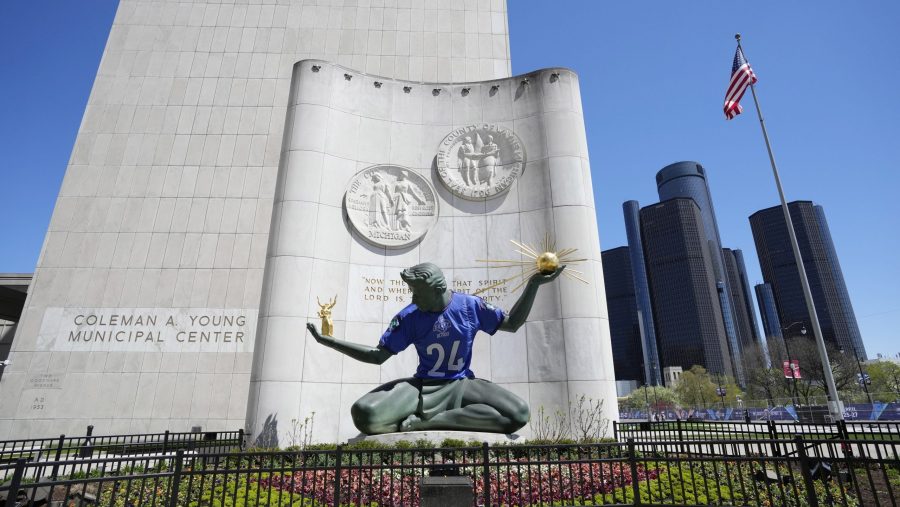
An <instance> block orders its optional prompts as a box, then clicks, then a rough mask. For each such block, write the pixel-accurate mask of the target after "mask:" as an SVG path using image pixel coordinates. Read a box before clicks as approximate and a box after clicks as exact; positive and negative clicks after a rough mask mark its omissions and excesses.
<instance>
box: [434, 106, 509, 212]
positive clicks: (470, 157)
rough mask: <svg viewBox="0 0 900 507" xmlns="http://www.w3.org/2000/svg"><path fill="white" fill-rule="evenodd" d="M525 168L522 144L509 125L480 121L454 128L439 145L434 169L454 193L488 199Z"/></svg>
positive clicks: (500, 192) (474, 198)
mask: <svg viewBox="0 0 900 507" xmlns="http://www.w3.org/2000/svg"><path fill="white" fill-rule="evenodd" d="M524 168H525V148H524V146H523V145H522V142H521V141H520V140H519V137H518V136H517V135H516V134H515V133H514V132H513V131H512V130H510V129H508V128H505V127H501V126H499V125H490V124H480V125H469V126H467V127H460V128H457V129H454V130H453V131H452V132H450V133H449V134H447V136H446V137H444V139H443V141H441V144H440V146H439V148H438V155H437V170H438V176H439V177H440V180H441V182H442V183H443V184H444V186H446V187H447V189H448V190H450V192H452V193H453V194H454V195H456V196H457V197H461V198H463V199H469V200H475V201H477V200H482V199H490V198H492V197H495V196H497V195H500V194H502V193H503V192H506V191H507V190H509V187H510V185H512V184H513V182H514V181H515V180H516V178H518V177H519V175H521V174H522V171H523V170H524Z"/></svg>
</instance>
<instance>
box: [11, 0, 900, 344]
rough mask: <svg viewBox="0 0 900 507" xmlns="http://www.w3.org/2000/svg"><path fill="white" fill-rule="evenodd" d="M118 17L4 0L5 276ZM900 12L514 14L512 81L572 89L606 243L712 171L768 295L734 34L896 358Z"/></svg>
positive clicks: (617, 6)
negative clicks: (698, 172) (526, 76)
mask: <svg viewBox="0 0 900 507" xmlns="http://www.w3.org/2000/svg"><path fill="white" fill-rule="evenodd" d="M115 8H116V2H115V1H112V0H90V1H88V2H65V1H55V2H35V1H26V0H7V1H4V2H0V48H2V49H0V104H2V107H0V153H2V159H0V189H2V190H0V195H2V198H0V216H2V217H3V222H2V223H3V229H2V232H0V235H2V236H0V237H2V241H0V245H2V248H0V272H31V271H33V270H34V265H35V263H36V261H37V257H38V254H39V252H40V248H41V244H42V242H43V238H44V233H45V231H46V228H47V224H48V222H49V219H50V213H51V212H52V209H53V204H54V201H55V199H56V194H57V192H58V191H59V186H60V183H61V182H62V177H63V174H64V173H65V168H66V163H67V161H68V158H69V155H70V153H71V150H72V145H73V142H74V140H75V135H76V133H77V131H78V125H79V123H80V122H81V116H82V113H83V111H84V106H85V103H86V102H87V97H88V94H89V93H90V88H91V85H92V80H93V77H94V74H95V72H96V69H97V66H98V64H99V61H100V56H101V54H102V51H103V46H104V44H105V43H106V37H107V35H108V33H109V27H110V25H111V23H112V19H113V16H114V14H115ZM898 22H900V3H898V2H895V1H887V0H885V1H882V2H874V1H873V2H841V1H832V0H826V1H817V2H815V3H813V2H775V1H760V2H752V3H745V4H736V3H733V2H716V1H691V2H670V1H659V2H649V1H648V2H622V1H619V2H612V1H602V2H600V1H587V0H584V1H580V2H576V1H559V2H547V1H538V0H509V27H510V38H511V46H512V59H513V72H514V73H515V74H519V73H524V72H528V71H531V70H534V69H538V68H542V67H554V66H563V67H569V68H571V69H573V70H575V71H576V72H578V74H579V75H580V79H581V92H582V100H583V102H584V109H585V123H586V127H587V133H588V141H589V148H590V153H591V166H592V170H593V173H594V193H595V196H596V203H597V217H598V222H599V227H600V240H601V244H602V247H603V248H604V249H607V248H613V247H616V246H621V245H624V244H625V231H624V226H623V223H622V212H621V204H622V202H623V201H626V200H628V199H636V200H638V201H640V202H641V204H642V205H646V204H650V203H652V202H656V201H657V195H656V187H655V183H654V179H653V178H654V175H655V174H656V171H657V170H659V169H660V168H662V167H663V166H665V165H667V164H669V163H671V162H676V161H679V160H696V161H698V162H700V163H702V164H703V165H704V167H706V169H707V171H708V173H709V180H710V186H711V189H712V195H713V201H714V203H715V206H716V215H717V219H718V222H719V228H720V234H721V237H722V242H723V244H724V246H727V247H731V248H740V249H742V250H744V253H745V255H746V257H747V263H748V266H747V267H748V270H749V275H750V281H751V283H757V282H760V281H761V280H762V277H761V275H760V272H759V264H758V262H757V260H756V252H755V248H754V246H753V238H752V235H751V232H750V226H749V222H748V220H747V217H748V216H749V215H750V214H752V213H753V212H755V211H757V210H759V209H762V208H766V207H769V206H774V205H776V204H778V196H777V194H776V190H775V185H774V182H773V179H772V173H771V169H770V167H769V163H768V159H767V156H766V151H765V145H764V144H763V140H762V135H761V133H760V129H759V122H758V120H757V118H756V115H755V113H754V112H753V108H752V101H751V100H750V97H749V94H748V96H747V97H746V98H745V100H744V106H745V113H744V114H743V115H741V116H739V117H738V118H737V119H735V120H732V121H728V122H726V121H725V119H724V116H723V114H722V100H723V94H724V91H725V87H726V85H727V83H728V77H729V73H730V70H731V60H732V58H733V56H734V38H733V36H734V33H735V32H741V33H742V34H743V40H744V49H745V53H746V55H747V57H748V59H749V61H750V63H751V65H752V66H753V68H754V70H755V71H756V73H757V75H758V77H759V80H760V81H759V84H758V87H757V91H758V93H759V95H760V102H761V104H762V107H763V112H764V114H765V118H766V124H767V126H768V128H769V134H770V136H771V138H772V143H773V149H774V151H775V156H776V159H777V161H778V166H779V169H780V170H781V176H782V181H783V183H784V187H785V192H786V195H787V198H788V199H789V200H794V199H806V200H812V201H815V202H817V203H819V204H821V205H823V206H824V207H825V212H826V215H827V218H828V221H829V225H830V227H831V232H832V235H833V238H834V242H835V245H836V248H837V251H838V255H839V257H840V260H841V264H842V267H843V270H844V276H845V279H846V282H847V286H848V289H849V291H850V296H851V299H852V301H853V305H854V308H855V310H856V316H857V319H858V321H859V324H860V328H861V331H862V335H863V340H864V342H865V343H866V347H867V350H868V351H869V353H870V355H873V356H874V353H876V352H883V353H887V354H896V353H897V352H900V345H898V344H897V339H898V338H900V332H898V331H897V326H894V325H892V324H893V323H894V322H895V321H896V320H897V319H900V262H898V259H897V257H898V255H897V252H900V198H898V190H900V174H898V172H900V127H898V125H897V118H898V117H900V114H898V113H900V105H898V99H897V83H898V82H900V68H898V65H897V63H898V57H897V52H896V46H897V43H896V26H897V23H898Z"/></svg>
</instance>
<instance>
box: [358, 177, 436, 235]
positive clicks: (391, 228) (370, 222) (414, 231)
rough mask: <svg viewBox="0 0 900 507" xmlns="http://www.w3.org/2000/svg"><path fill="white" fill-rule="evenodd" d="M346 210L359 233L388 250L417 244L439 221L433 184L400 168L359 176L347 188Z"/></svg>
mask: <svg viewBox="0 0 900 507" xmlns="http://www.w3.org/2000/svg"><path fill="white" fill-rule="evenodd" d="M344 206H345V208H346V210H347V216H348V217H349V218H350V223H352V224H353V227H354V228H355V229H356V230H357V232H359V234H360V235H361V236H362V237H363V238H365V239H366V240H367V241H369V242H371V243H374V244H376V245H380V246H385V247H402V246H406V245H409V244H411V243H413V242H415V241H416V240H418V239H419V238H421V237H422V236H424V235H425V233H426V232H428V229H430V228H431V226H432V225H434V222H435V221H436V220H437V217H438V204H437V199H436V194H435V190H434V187H432V186H431V183H429V182H428V181H427V180H426V179H425V178H423V177H422V176H420V175H419V174H417V173H416V172H415V171H412V170H410V169H407V168H405V167H401V166H396V165H376V166H372V167H368V168H366V169H363V170H362V171H360V172H358V173H357V174H356V176H354V177H353V179H351V180H350V184H349V185H348V186H347V192H346V194H345V196H344Z"/></svg>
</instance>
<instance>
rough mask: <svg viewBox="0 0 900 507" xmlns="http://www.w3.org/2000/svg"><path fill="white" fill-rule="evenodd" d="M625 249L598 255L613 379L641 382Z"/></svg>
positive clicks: (640, 355)
mask: <svg viewBox="0 0 900 507" xmlns="http://www.w3.org/2000/svg"><path fill="white" fill-rule="evenodd" d="M628 250H629V249H628V247H627V246H620V247H618V248H613V249H610V250H605V251H603V252H601V256H602V259H603V281H604V284H605V286H606V307H607V309H608V311H609V333H610V338H611V341H612V353H613V362H614V363H615V370H616V380H637V381H639V383H641V384H643V383H645V380H644V378H645V377H644V375H645V373H644V353H643V346H642V345H641V333H640V326H641V324H640V323H639V322H638V311H637V305H636V304H635V294H634V281H633V279H632V273H631V256H630V255H629V251H628Z"/></svg>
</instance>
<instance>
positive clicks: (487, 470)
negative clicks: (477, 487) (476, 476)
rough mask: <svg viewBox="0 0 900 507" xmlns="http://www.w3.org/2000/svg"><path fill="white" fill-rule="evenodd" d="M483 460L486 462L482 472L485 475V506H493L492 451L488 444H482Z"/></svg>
mask: <svg viewBox="0 0 900 507" xmlns="http://www.w3.org/2000/svg"><path fill="white" fill-rule="evenodd" d="M481 459H482V461H483V462H484V465H483V469H482V471H481V473H482V474H483V475H484V505H491V467H490V462H491V449H490V447H489V446H488V443H487V442H482V443H481Z"/></svg>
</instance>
